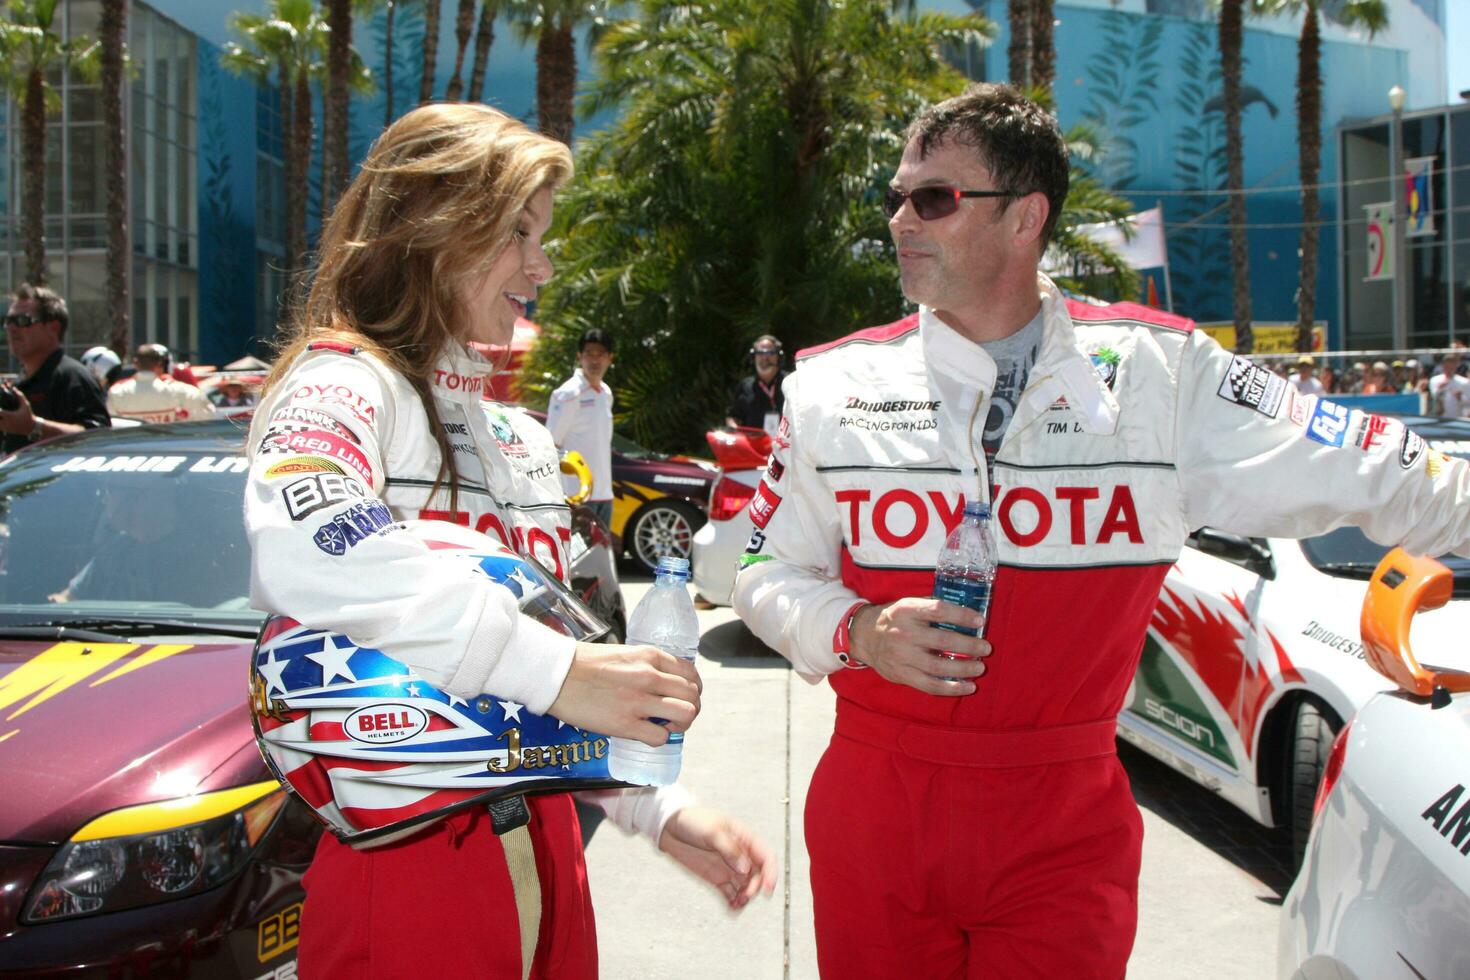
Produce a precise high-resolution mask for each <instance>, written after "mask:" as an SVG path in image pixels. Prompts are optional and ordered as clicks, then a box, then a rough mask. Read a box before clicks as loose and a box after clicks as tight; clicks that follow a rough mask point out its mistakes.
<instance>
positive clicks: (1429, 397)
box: [1264, 343, 1470, 417]
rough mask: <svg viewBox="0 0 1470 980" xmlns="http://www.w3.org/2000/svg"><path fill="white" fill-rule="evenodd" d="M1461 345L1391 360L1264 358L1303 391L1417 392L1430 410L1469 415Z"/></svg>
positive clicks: (1469, 367) (1469, 384)
mask: <svg viewBox="0 0 1470 980" xmlns="http://www.w3.org/2000/svg"><path fill="white" fill-rule="evenodd" d="M1467 355H1470V351H1467V350H1466V349H1465V347H1464V345H1463V344H1458V343H1457V344H1456V345H1455V346H1454V347H1452V348H1449V349H1446V350H1442V351H1426V352H1422V353H1420V354H1417V355H1413V356H1409V357H1405V358H1397V357H1394V358H1392V359H1373V360H1359V359H1356V358H1353V357H1351V356H1342V355H1331V354H1328V355H1316V356H1314V355H1311V354H1292V355H1290V356H1289V357H1278V358H1269V359H1264V363H1265V364H1266V366H1267V367H1269V368H1271V370H1273V371H1275V372H1276V373H1277V374H1279V375H1281V376H1282V377H1284V378H1286V379H1288V380H1289V381H1290V382H1291V383H1292V384H1293V385H1295V386H1296V389H1297V390H1298V391H1300V392H1301V393H1302V394H1306V395H1326V396H1331V395H1419V396H1420V408H1421V410H1422V411H1423V412H1424V413H1425V414H1428V415H1443V416H1450V417H1467V416H1470V377H1467V375H1470V362H1467V360H1466V358H1467Z"/></svg>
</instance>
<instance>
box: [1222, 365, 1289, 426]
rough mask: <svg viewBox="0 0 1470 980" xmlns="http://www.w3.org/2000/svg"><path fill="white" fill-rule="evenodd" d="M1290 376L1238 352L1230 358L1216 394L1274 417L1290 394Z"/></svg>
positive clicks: (1268, 416)
mask: <svg viewBox="0 0 1470 980" xmlns="http://www.w3.org/2000/svg"><path fill="white" fill-rule="evenodd" d="M1287 387H1288V383H1287V380H1286V379H1285V378H1283V377H1281V376H1280V375H1278V374H1276V373H1275V372H1274V371H1268V370H1266V369H1265V368H1263V367H1258V366H1257V365H1255V364H1252V363H1251V362H1250V361H1248V360H1246V359H1245V358H1243V357H1240V356H1239V355H1237V356H1236V357H1234V358H1233V359H1232V360H1231V361H1230V369H1229V370H1228V371H1226V372H1225V377H1224V379H1223V380H1222V381H1221V382H1220V389H1219V391H1218V392H1216V394H1218V395H1219V396H1220V397H1221V398H1223V399H1225V400H1226V401H1228V402H1234V403H1235V404H1237V405H1243V406H1244V407H1246V408H1253V409H1255V410H1256V411H1258V412H1260V413H1261V414H1262V415H1264V416H1266V417H1267V418H1272V419H1274V418H1275V417H1276V415H1277V413H1279V412H1280V411H1281V402H1282V399H1284V398H1285V397H1286V389H1287Z"/></svg>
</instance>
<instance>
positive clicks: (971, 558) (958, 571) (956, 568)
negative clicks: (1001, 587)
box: [934, 500, 996, 680]
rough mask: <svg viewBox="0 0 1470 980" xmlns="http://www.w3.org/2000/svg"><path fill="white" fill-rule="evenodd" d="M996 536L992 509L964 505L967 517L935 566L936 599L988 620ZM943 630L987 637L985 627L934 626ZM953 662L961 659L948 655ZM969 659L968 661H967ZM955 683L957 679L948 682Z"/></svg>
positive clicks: (977, 504)
mask: <svg viewBox="0 0 1470 980" xmlns="http://www.w3.org/2000/svg"><path fill="white" fill-rule="evenodd" d="M995 564H996V550H995V535H994V533H993V532H992V531H991V527H990V506H989V505H988V504H985V503H982V502H980V501H978V500H976V501H971V502H970V503H967V504H965V513H964V517H963V518H962V519H961V520H960V523H959V524H958V525H956V527H955V529H954V530H953V531H951V532H950V533H949V537H948V538H947V539H946V540H945V542H944V547H943V548H942V549H940V552H939V559H938V561H936V562H935V563H934V597H935V598H936V599H943V600H944V601H945V602H952V603H954V604H955V605H957V606H965V607H966V608H969V609H973V610H975V611H976V612H978V613H980V615H981V616H982V617H983V616H986V615H987V614H988V613H989V611H990V587H991V585H992V583H994V581H995ZM934 625H935V626H938V627H939V628H940V629H947V630H954V631H955V632H956V633H964V634H966V635H967V636H984V635H985V627H984V626H983V625H982V626H981V627H980V629H979V630H973V629H970V628H968V627H965V626H956V625H954V624H953V623H935V624H934ZM944 656H946V657H949V658H950V659H952V660H953V659H961V656H962V655H959V654H954V653H950V652H947V651H946V652H945V653H944ZM964 659H968V658H964ZM949 679H950V680H956V679H957V678H949Z"/></svg>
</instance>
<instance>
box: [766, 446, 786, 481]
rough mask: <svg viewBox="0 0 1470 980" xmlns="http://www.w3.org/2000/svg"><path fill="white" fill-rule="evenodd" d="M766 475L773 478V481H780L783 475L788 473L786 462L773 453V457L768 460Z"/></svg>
mask: <svg viewBox="0 0 1470 980" xmlns="http://www.w3.org/2000/svg"><path fill="white" fill-rule="evenodd" d="M766 475H767V476H769V477H770V478H771V482H772V483H780V482H781V477H783V476H785V475H786V464H785V463H783V462H781V461H780V460H779V459H777V458H776V454H775V453H771V458H770V459H769V460H767V461H766Z"/></svg>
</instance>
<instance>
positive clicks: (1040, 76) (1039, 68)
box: [1029, 0, 1057, 97]
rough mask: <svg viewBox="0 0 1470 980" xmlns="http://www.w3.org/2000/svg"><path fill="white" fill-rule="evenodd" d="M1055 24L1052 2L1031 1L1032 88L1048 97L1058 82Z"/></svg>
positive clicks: (1045, 0) (1044, 0)
mask: <svg viewBox="0 0 1470 980" xmlns="http://www.w3.org/2000/svg"><path fill="white" fill-rule="evenodd" d="M1055 22H1056V13H1055V11H1054V10H1053V9H1052V0H1031V77H1030V80H1029V81H1030V88H1031V89H1032V90H1033V91H1034V90H1041V91H1044V92H1045V93H1046V94H1047V96H1048V97H1050V95H1051V91H1052V86H1053V85H1055V84H1056V80H1057V45H1056V39H1055V38H1054V37H1053V34H1052V26H1053V24H1055Z"/></svg>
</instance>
